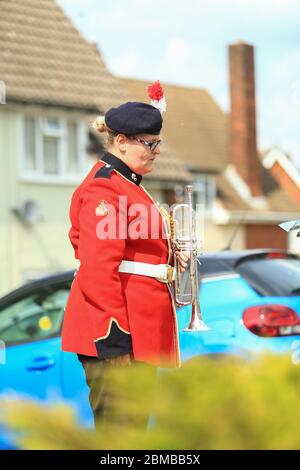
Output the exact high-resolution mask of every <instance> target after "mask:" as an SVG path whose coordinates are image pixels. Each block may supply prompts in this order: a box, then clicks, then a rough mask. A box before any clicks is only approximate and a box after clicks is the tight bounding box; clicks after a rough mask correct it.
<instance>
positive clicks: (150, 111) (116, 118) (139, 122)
mask: <svg viewBox="0 0 300 470" xmlns="http://www.w3.org/2000/svg"><path fill="white" fill-rule="evenodd" d="M105 124H106V126H107V127H108V128H109V129H111V130H112V131H115V132H119V133H120V134H126V135H135V134H156V135H157V134H159V133H160V130H161V128H162V116H161V113H160V111H159V110H158V109H157V108H155V107H154V106H152V105H151V104H146V103H139V102H135V101H130V102H128V103H124V104H121V106H118V108H111V109H109V110H108V111H107V113H106V114H105Z"/></svg>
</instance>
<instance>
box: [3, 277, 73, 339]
mask: <svg viewBox="0 0 300 470" xmlns="http://www.w3.org/2000/svg"><path fill="white" fill-rule="evenodd" d="M68 296H69V287H68V286H65V287H59V288H51V287H49V286H47V287H45V288H40V289H39V290H38V291H36V292H33V293H31V294H30V295H27V296H25V297H24V298H22V299H20V300H18V301H16V302H14V303H12V304H10V305H9V306H7V307H5V308H3V309H0V339H1V340H2V341H4V342H5V344H6V345H8V344H12V343H14V344H16V343H24V342H28V341H36V340H42V339H46V338H48V337H50V336H54V335H56V334H59V332H60V328H61V324H62V320H63V315H64V308H65V305H66V303H67V299H68Z"/></svg>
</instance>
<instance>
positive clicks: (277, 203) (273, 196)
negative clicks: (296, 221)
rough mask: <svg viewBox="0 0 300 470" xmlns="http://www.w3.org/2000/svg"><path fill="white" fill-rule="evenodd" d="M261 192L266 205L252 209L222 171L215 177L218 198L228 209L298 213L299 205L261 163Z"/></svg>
mask: <svg viewBox="0 0 300 470" xmlns="http://www.w3.org/2000/svg"><path fill="white" fill-rule="evenodd" d="M261 170H262V184H263V194H264V197H265V199H266V205H265V206H264V207H262V208H261V209H253V207H251V205H250V204H248V203H247V201H245V200H244V199H242V198H241V196H240V195H239V194H238V192H237V191H236V190H235V188H234V187H233V186H232V185H231V184H230V183H229V181H227V179H226V177H225V176H224V174H223V173H220V174H219V175H218V176H217V178H216V183H217V188H218V194H217V196H218V198H219V200H220V202H221V203H222V206H223V207H224V208H225V209H227V210H228V211H250V212H254V211H255V212H256V213H264V212H279V213H282V212H287V213H289V212H295V213H299V211H300V207H299V206H298V205H297V204H296V203H295V202H294V201H293V200H291V199H290V198H289V196H288V195H287V194H286V193H285V191H284V190H283V189H282V188H281V187H280V186H279V185H278V183H277V182H276V181H275V179H274V178H273V177H272V175H271V173H270V172H269V171H268V170H266V169H265V168H264V167H263V166H262V165H261Z"/></svg>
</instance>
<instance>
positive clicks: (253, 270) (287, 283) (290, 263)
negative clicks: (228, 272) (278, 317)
mask: <svg viewBox="0 0 300 470" xmlns="http://www.w3.org/2000/svg"><path fill="white" fill-rule="evenodd" d="M235 269H236V271H237V272H238V273H239V274H241V275H242V276H243V277H244V278H245V279H246V280H247V281H248V282H249V284H250V285H251V286H252V287H253V288H254V289H255V290H256V291H257V292H258V293H259V294H261V295H266V296H286V295H300V259H298V258H294V257H291V258H268V257H265V258H254V259H247V260H245V261H243V260H241V262H239V263H238V264H237V266H236V268H235Z"/></svg>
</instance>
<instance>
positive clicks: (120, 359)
mask: <svg viewBox="0 0 300 470" xmlns="http://www.w3.org/2000/svg"><path fill="white" fill-rule="evenodd" d="M104 360H105V362H108V363H109V364H111V365H112V366H130V365H131V354H130V353H129V354H123V355H122V356H115V357H107V358H106V359H104Z"/></svg>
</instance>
